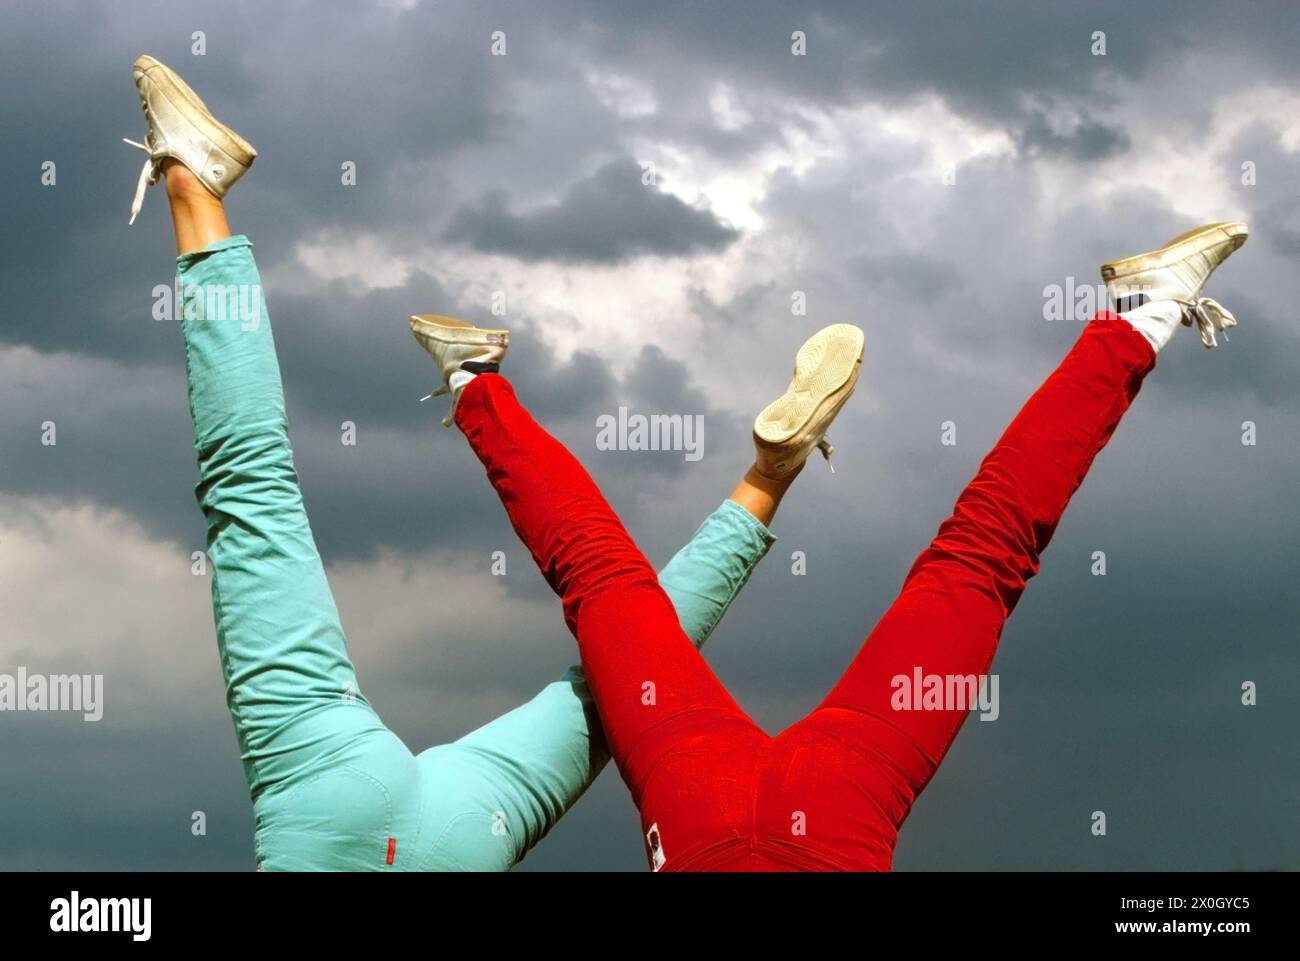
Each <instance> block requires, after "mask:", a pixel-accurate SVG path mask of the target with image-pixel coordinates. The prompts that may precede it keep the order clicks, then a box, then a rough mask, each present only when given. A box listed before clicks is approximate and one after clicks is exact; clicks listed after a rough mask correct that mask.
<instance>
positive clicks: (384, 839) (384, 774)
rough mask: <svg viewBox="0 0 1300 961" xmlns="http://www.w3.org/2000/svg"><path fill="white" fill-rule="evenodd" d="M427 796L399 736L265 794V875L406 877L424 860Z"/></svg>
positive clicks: (259, 807)
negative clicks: (395, 873) (384, 873)
mask: <svg viewBox="0 0 1300 961" xmlns="http://www.w3.org/2000/svg"><path fill="white" fill-rule="evenodd" d="M423 798H424V792H423V790H422V789H421V776H420V772H419V769H418V768H417V766H416V763H415V758H414V757H413V756H412V754H411V752H410V751H409V750H407V748H406V747H405V745H403V744H402V743H401V741H400V740H398V739H397V738H396V737H395V736H393V735H391V734H389V735H388V737H385V738H376V739H371V740H370V741H369V743H367V744H363V745H357V749H356V751H354V752H352V757H351V758H349V759H348V760H346V761H341V762H339V763H335V764H331V765H328V766H326V767H324V768H323V769H322V770H320V771H318V772H316V773H314V774H312V775H311V776H309V777H307V778H304V779H303V780H301V781H298V782H296V783H293V784H288V785H284V786H282V787H280V788H278V789H272V790H269V791H267V792H266V793H265V794H263V795H261V796H260V797H259V798H258V799H257V801H256V803H255V805H254V813H255V817H256V820H257V830H256V837H255V847H256V854H257V866H258V869H259V870H262V871H385V870H388V871H402V870H413V869H415V868H416V867H418V865H419V864H420V863H421V862H423V861H424V860H425V858H426V857H427V851H426V850H424V849H423V848H422V845H424V846H427V844H428V843H429V842H430V841H431V840H432V839H430V838H428V837H427V836H422V835H423V834H424V833H425V832H423V831H422V830H421V828H422V818H423V805H424V800H423Z"/></svg>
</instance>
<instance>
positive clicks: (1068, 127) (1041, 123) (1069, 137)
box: [1018, 110, 1130, 161]
mask: <svg viewBox="0 0 1300 961" xmlns="http://www.w3.org/2000/svg"><path fill="white" fill-rule="evenodd" d="M1057 123H1058V124H1059V121H1057ZM1129 142H1130V141H1129V136H1128V133H1126V132H1125V131H1124V130H1123V129H1121V128H1119V127H1115V126H1109V125H1107V124H1104V123H1099V122H1098V121H1096V120H1093V119H1092V117H1091V116H1090V115H1089V114H1088V113H1087V111H1082V112H1081V113H1080V115H1079V116H1078V117H1075V118H1072V119H1071V120H1069V121H1067V123H1066V124H1065V129H1064V130H1062V129H1059V128H1058V126H1057V125H1054V123H1053V119H1049V116H1048V114H1047V113H1046V112H1044V111H1042V110H1038V111H1035V112H1034V113H1032V114H1031V115H1030V116H1029V118H1028V120H1027V121H1026V122H1025V125H1024V127H1023V128H1022V129H1021V130H1020V131H1019V135H1018V143H1019V145H1020V148H1021V149H1022V150H1025V151H1027V152H1029V153H1030V154H1033V153H1036V152H1040V151H1041V152H1043V153H1048V154H1063V155H1065V156H1067V157H1070V158H1072V159H1074V160H1084V161H1087V160H1105V159H1106V158H1107V157H1111V156H1114V155H1115V154H1118V153H1123V152H1124V151H1125V150H1127V149H1128V147H1129Z"/></svg>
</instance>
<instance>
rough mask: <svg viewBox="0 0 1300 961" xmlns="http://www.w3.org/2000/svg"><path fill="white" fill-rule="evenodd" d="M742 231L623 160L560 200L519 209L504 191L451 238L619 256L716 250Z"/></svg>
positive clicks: (456, 222) (593, 258)
mask: <svg viewBox="0 0 1300 961" xmlns="http://www.w3.org/2000/svg"><path fill="white" fill-rule="evenodd" d="M739 236H740V233H739V231H737V230H735V229H734V228H732V227H730V226H729V225H727V224H725V223H722V222H721V221H719V220H718V219H717V217H716V216H715V215H714V214H713V213H712V212H711V211H708V210H704V209H698V208H693V207H690V206H688V205H687V204H685V203H683V202H682V201H681V200H680V199H678V198H677V197H674V196H673V195H671V194H668V193H664V192H663V191H662V190H659V189H657V188H656V187H653V186H646V185H645V184H643V183H642V171H641V167H640V166H639V165H638V164H637V163H636V162H635V161H632V160H615V161H611V162H610V163H608V164H606V165H605V166H603V167H601V168H600V170H598V171H596V173H594V174H592V175H591V176H590V177H588V178H586V179H584V180H580V181H578V182H577V183H575V184H573V185H572V186H571V187H570V188H569V189H568V190H566V191H565V193H564V196H563V197H562V198H561V199H560V201H559V202H558V203H556V204H552V205H549V206H546V207H542V208H540V209H536V210H530V211H527V212H525V213H519V214H516V213H512V212H511V211H510V209H509V208H508V206H507V198H506V196H505V195H504V194H503V193H493V194H489V195H488V196H486V197H484V198H483V199H482V200H480V201H479V202H478V203H477V204H475V205H473V206H464V207H461V209H460V210H458V211H457V212H456V215H455V217H454V218H453V219H452V221H451V224H450V226H449V227H448V228H447V232H446V237H447V239H448V240H452V241H457V242H462V243H466V244H469V245H470V246H472V247H474V248H475V249H476V250H481V251H486V252H490V253H505V254H510V255H512V256H515V257H519V258H520V259H522V260H533V261H535V260H561V261H569V262H575V261H586V262H591V263H601V264H614V263H619V262H622V261H626V260H629V259H631V258H633V257H637V256H642V255H646V254H652V255H659V256H689V255H692V254H700V253H710V252H716V251H719V250H722V249H724V248H726V247H727V246H728V245H730V244H731V243H732V242H734V241H735V240H736V239H737V238H738V237H739Z"/></svg>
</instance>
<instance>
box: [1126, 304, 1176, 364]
mask: <svg viewBox="0 0 1300 961" xmlns="http://www.w3.org/2000/svg"><path fill="white" fill-rule="evenodd" d="M1120 316H1121V317H1123V318H1124V319H1125V320H1127V321H1128V322H1129V323H1130V324H1132V325H1133V327H1134V329H1136V330H1137V332H1138V333H1139V334H1141V335H1142V336H1143V337H1145V338H1146V339H1147V340H1148V341H1149V342H1150V344H1151V346H1152V347H1154V348H1155V351H1156V353H1157V354H1158V353H1160V351H1161V350H1162V349H1163V348H1164V346H1165V344H1167V343H1169V341H1170V340H1172V339H1173V336H1174V331H1176V330H1177V329H1178V328H1179V327H1180V326H1181V325H1182V323H1183V305H1182V304H1180V303H1178V301H1176V300H1151V301H1148V302H1147V303H1145V304H1143V305H1142V306H1141V307H1136V308H1134V309H1133V310H1129V311H1121V312H1120Z"/></svg>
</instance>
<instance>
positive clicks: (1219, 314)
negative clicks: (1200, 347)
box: [1179, 297, 1237, 347]
mask: <svg viewBox="0 0 1300 961" xmlns="http://www.w3.org/2000/svg"><path fill="white" fill-rule="evenodd" d="M1179 303H1180V304H1182V305H1183V314H1184V317H1185V318H1186V320H1185V322H1186V323H1187V325H1188V326H1189V327H1190V326H1191V325H1192V324H1195V325H1196V330H1197V333H1199V334H1200V335H1201V343H1202V344H1204V345H1205V346H1206V347H1217V346H1218V344H1219V342H1218V341H1217V340H1216V339H1215V337H1214V335H1215V332H1216V331H1217V332H1218V333H1221V334H1223V340H1224V343H1227V341H1228V334H1227V332H1228V330H1230V329H1231V328H1233V327H1236V326H1237V318H1236V317H1234V316H1232V311H1230V310H1228V308H1227V307H1224V306H1223V304H1221V303H1219V302H1218V301H1217V300H1215V299H1214V298H1213V297H1197V298H1196V299H1195V300H1180V301H1179Z"/></svg>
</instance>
